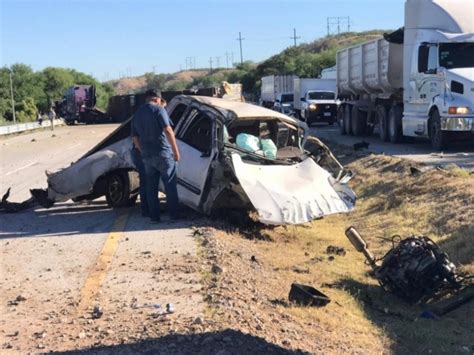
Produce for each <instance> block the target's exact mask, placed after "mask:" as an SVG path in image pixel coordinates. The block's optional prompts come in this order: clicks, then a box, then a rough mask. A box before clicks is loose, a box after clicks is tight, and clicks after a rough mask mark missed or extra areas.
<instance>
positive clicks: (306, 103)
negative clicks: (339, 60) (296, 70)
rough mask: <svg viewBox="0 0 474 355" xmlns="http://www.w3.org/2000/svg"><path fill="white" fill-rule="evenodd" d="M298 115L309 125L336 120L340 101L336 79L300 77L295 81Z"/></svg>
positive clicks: (331, 122)
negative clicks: (337, 98)
mask: <svg viewBox="0 0 474 355" xmlns="http://www.w3.org/2000/svg"><path fill="white" fill-rule="evenodd" d="M293 90H294V110H295V112H296V116H297V117H298V118H300V119H302V120H304V121H306V123H307V124H308V125H311V124H312V123H313V122H327V123H329V124H330V125H331V124H333V123H334V122H335V121H336V117H337V116H336V115H337V107H338V101H337V100H336V80H335V79H299V78H296V79H295V80H294V82H293Z"/></svg>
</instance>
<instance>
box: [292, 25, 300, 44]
mask: <svg viewBox="0 0 474 355" xmlns="http://www.w3.org/2000/svg"><path fill="white" fill-rule="evenodd" d="M290 38H291V39H293V41H294V45H295V47H296V40H297V39H299V38H301V37H296V28H293V37H290Z"/></svg>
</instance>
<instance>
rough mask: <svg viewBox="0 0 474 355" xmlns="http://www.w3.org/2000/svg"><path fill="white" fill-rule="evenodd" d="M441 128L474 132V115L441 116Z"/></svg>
mask: <svg viewBox="0 0 474 355" xmlns="http://www.w3.org/2000/svg"><path fill="white" fill-rule="evenodd" d="M441 130H443V131H455V132H474V117H441Z"/></svg>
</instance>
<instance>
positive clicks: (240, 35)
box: [237, 32, 245, 64]
mask: <svg viewBox="0 0 474 355" xmlns="http://www.w3.org/2000/svg"><path fill="white" fill-rule="evenodd" d="M244 39H245V38H242V33H241V32H239V38H237V41H239V43H240V64H243V63H244V56H243V54H242V41H243V40H244Z"/></svg>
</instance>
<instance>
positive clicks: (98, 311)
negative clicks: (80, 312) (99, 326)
mask: <svg viewBox="0 0 474 355" xmlns="http://www.w3.org/2000/svg"><path fill="white" fill-rule="evenodd" d="M103 315H104V311H103V310H102V307H100V306H95V307H94V309H93V310H92V319H99V318H101V317H102V316H103Z"/></svg>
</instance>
